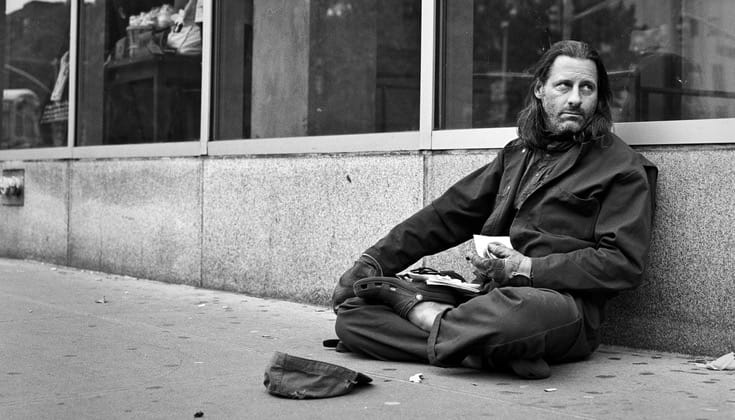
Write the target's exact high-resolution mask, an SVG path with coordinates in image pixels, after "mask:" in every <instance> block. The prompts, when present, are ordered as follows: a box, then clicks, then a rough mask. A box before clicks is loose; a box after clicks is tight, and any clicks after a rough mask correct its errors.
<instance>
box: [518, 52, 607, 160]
mask: <svg viewBox="0 0 735 420" xmlns="http://www.w3.org/2000/svg"><path fill="white" fill-rule="evenodd" d="M559 56H567V57H571V58H580V59H589V60H592V61H593V62H594V63H595V66H596V67H597V107H596V108H595V112H594V114H593V115H592V117H591V118H590V120H589V121H588V122H587V124H586V125H585V126H584V127H583V128H582V133H580V134H581V136H575V138H577V141H589V140H592V139H596V138H599V137H601V136H603V135H605V134H608V133H609V132H610V130H611V129H612V115H611V113H610V101H611V98H612V91H611V89H610V81H609V79H608V77H607V70H605V65H604V64H603V63H602V59H601V58H600V54H599V53H598V52H597V51H596V50H595V49H593V48H592V47H590V46H589V45H588V44H586V43H584V42H580V41H572V40H564V41H559V42H556V43H554V44H552V45H551V47H550V48H549V49H548V50H547V51H546V52H545V53H544V55H542V56H541V58H540V59H539V61H538V62H537V63H536V65H535V66H534V67H533V68H532V69H531V71H532V73H533V81H532V82H531V86H530V87H529V89H528V93H527V94H526V100H525V103H526V105H525V106H524V108H523V109H522V110H521V112H520V113H519V114H518V137H520V138H521V139H522V140H523V141H524V142H525V143H526V144H527V145H529V146H533V147H540V148H545V147H546V143H547V141H548V140H547V139H548V138H549V136H550V134H551V133H549V130H548V129H547V127H546V118H545V111H544V108H543V105H542V103H541V100H540V99H538V98H537V97H536V95H534V91H535V89H536V86H537V85H538V84H541V85H543V84H545V83H546V81H547V80H548V78H549V73H550V71H551V66H552V65H553V64H554V60H556V58H557V57H559Z"/></svg>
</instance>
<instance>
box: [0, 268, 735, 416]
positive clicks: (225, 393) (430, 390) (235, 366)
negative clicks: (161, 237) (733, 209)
mask: <svg viewBox="0 0 735 420" xmlns="http://www.w3.org/2000/svg"><path fill="white" fill-rule="evenodd" d="M0 299H2V305H0V379H1V380H0V418H2V419H52V418H53V419H117V418H135V419H158V418H160V419H187V418H194V415H195V413H197V412H202V413H203V414H204V416H203V417H202V418H204V419H281V418H294V419H296V418H298V419H310V418H322V419H332V418H351V419H354V418H370V419H376V418H402V419H403V418H421V419H441V418H479V417H489V418H514V419H515V418H519V419H537V418H543V419H570V418H573V419H574V418H581V419H589V418H602V419H639V418H652V419H658V418H661V419H735V371H727V372H717V371H710V370H706V369H704V368H702V367H698V366H697V365H695V363H694V362H695V359H696V358H694V357H687V356H683V355H677V354H668V353H659V352H649V351H638V350H631V349H626V348H618V347H602V348H601V349H600V350H598V351H597V353H595V355H593V356H592V357H591V358H590V359H589V360H588V361H585V362H582V363H576V364H569V365H561V366H552V376H551V378H548V379H545V380H540V381H524V380H520V379H517V378H516V377H514V376H510V375H506V374H499V373H492V372H479V371H473V370H469V369H462V368H457V369H442V368H437V367H432V366H428V365H420V364H409V363H394V362H380V361H374V360H368V359H364V358H361V357H358V356H356V355H352V354H343V353H336V352H334V351H333V350H328V349H324V348H322V345H321V343H322V340H323V339H326V338H333V337H334V332H333V326H334V319H335V315H334V314H333V313H332V312H331V311H330V310H328V309H326V308H322V307H315V306H309V305H303V304H297V303H291V302H283V301H274V300H265V299H258V298H253V297H249V296H245V295H240V294H234V293H227V292H221V291H213V290H204V289H196V288H193V287H189V286H181V285H170V284H164V283H158V282H153V281H148V280H139V279H133V278H130V277H122V276H115V275H109V274H104V273H95V272H87V271H81V270H76V269H71V268H67V267H57V266H52V265H47V264H41V263H36V262H29V261H17V260H9V259H0ZM274 351H282V352H286V353H290V354H293V355H296V356H301V357H307V358H313V359H318V360H323V361H326V362H331V363H336V364H339V365H342V366H345V367H348V368H351V369H354V370H357V371H360V372H363V373H365V374H367V375H368V376H370V377H372V378H373V382H372V384H371V385H369V386H367V387H364V388H358V389H356V390H355V391H353V392H352V393H350V394H347V395H344V396H341V397H336V398H332V399H322V400H302V401H298V400H288V399H280V398H276V397H273V396H270V395H269V394H267V393H266V392H265V387H264V386H263V372H264V369H265V366H266V365H267V363H268V361H269V359H270V357H271V355H272V354H273V352H274ZM700 361H701V360H700ZM419 372H420V373H423V376H424V380H423V382H422V383H412V382H410V381H409V377H411V376H412V375H414V374H416V373H419Z"/></svg>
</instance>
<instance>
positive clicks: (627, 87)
mask: <svg viewBox="0 0 735 420" xmlns="http://www.w3.org/2000/svg"><path fill="white" fill-rule="evenodd" d="M439 12H440V18H441V20H440V22H441V23H440V37H439V44H438V51H439V63H440V66H439V67H438V68H437V71H438V80H439V81H440V83H439V92H438V101H437V112H436V126H437V127H438V128H443V129H450V128H471V127H501V126H514V125H516V117H517V114H518V111H519V110H520V107H521V104H522V101H523V99H524V97H525V94H526V91H527V87H528V82H529V75H528V73H527V69H528V68H529V67H530V66H531V65H532V64H533V63H534V62H535V61H536V60H537V59H538V58H539V57H540V55H541V54H542V52H543V51H544V50H545V49H546V48H547V47H548V46H549V45H550V44H551V43H553V42H555V41H558V40H561V39H579V40H583V41H586V42H589V43H590V44H592V45H593V46H594V47H595V48H597V49H598V51H600V53H601V55H602V57H603V60H604V62H605V65H606V66H607V69H608V73H609V75H610V78H611V82H612V87H613V94H614V103H613V117H614V120H615V121H652V120H686V119H701V118H729V117H735V73H733V72H732V71H730V72H728V71H727V70H726V69H731V68H733V67H734V65H735V47H733V46H732V45H733V41H734V40H735V2H733V1H731V0H520V1H510V0H452V1H443V2H442V3H441V6H440V10H439Z"/></svg>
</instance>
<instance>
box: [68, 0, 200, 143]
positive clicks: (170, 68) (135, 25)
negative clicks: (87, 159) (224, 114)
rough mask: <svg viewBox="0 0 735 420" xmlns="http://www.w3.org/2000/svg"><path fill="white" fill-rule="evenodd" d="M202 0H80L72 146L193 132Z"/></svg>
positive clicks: (183, 136) (175, 137)
mask: <svg viewBox="0 0 735 420" xmlns="http://www.w3.org/2000/svg"><path fill="white" fill-rule="evenodd" d="M202 5H203V2H202V0H168V1H166V0H94V1H91V0H86V1H85V2H84V4H83V7H82V8H81V10H80V48H79V51H80V53H79V97H78V113H77V115H78V117H77V119H78V121H77V127H78V129H77V145H80V146H88V145H99V144H129V143H152V142H166V141H183V140H197V139H199V124H200V120H201V118H200V106H201V105H200V104H201V78H202V70H201V62H202V58H201V57H202V49H201V46H202V42H201V41H202V38H201V35H202V25H203V24H202Z"/></svg>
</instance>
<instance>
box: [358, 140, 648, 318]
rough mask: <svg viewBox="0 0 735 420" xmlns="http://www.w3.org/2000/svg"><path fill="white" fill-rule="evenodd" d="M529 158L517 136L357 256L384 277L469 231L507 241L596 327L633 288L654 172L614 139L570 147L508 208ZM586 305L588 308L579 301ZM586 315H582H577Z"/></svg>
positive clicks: (644, 251)
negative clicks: (618, 296)
mask: <svg viewBox="0 0 735 420" xmlns="http://www.w3.org/2000/svg"><path fill="white" fill-rule="evenodd" d="M530 155H531V153H529V150H528V147H527V146H525V145H524V144H523V143H522V142H521V141H520V140H519V139H516V140H513V141H511V142H510V143H508V144H507V145H506V146H505V147H504V148H503V149H502V150H501V151H500V152H499V153H498V155H497V156H496V158H495V160H494V161H492V162H491V163H489V164H488V165H485V166H484V167H482V168H480V169H477V170H476V171H474V172H472V173H471V174H469V175H468V176H466V177H465V178H464V179H462V180H460V181H459V182H457V183H456V184H454V185H453V186H452V187H451V188H449V190H447V191H446V192H445V193H444V194H443V195H442V196H440V197H439V198H437V199H436V200H434V201H433V202H432V203H431V204H429V205H428V206H426V207H425V208H423V209H422V210H420V211H418V212H417V213H416V214H414V215H413V216H411V217H409V218H408V219H406V220H405V221H404V222H402V223H400V224H399V225H397V226H396V227H394V228H393V229H392V230H391V231H390V232H389V233H388V235H386V236H385V237H384V238H383V239H381V240H380V241H378V242H377V243H376V244H375V245H374V246H372V247H371V248H369V249H368V250H367V251H366V253H367V254H370V255H371V256H373V257H374V258H375V259H376V260H377V261H378V262H380V264H381V266H382V268H383V271H384V273H396V272H399V271H401V270H403V269H405V268H406V267H408V266H409V265H411V264H412V263H414V262H416V261H417V260H418V259H420V258H421V257H424V256H426V255H432V254H435V253H437V252H440V251H443V250H445V249H448V248H451V247H453V246H456V245H459V244H461V243H463V242H465V241H467V240H469V239H471V237H472V235H473V234H476V233H482V234H484V235H493V236H494V235H509V236H510V239H511V243H512V244H513V247H514V248H515V249H516V250H518V251H519V252H521V253H522V254H524V255H526V256H528V257H531V258H532V261H533V270H532V273H533V286H534V287H539V288H548V289H554V290H558V291H562V292H568V293H570V294H571V295H573V296H575V297H578V298H584V300H586V301H587V302H586V303H587V304H593V306H595V307H597V309H598V310H594V311H593V312H599V313H596V314H593V313H586V315H588V316H592V317H593V318H599V319H595V320H588V321H592V324H594V325H590V326H592V327H593V328H595V329H596V327H598V326H599V323H600V322H601V316H602V307H603V306H604V301H605V300H606V299H607V298H609V297H610V296H613V295H614V294H615V293H616V292H618V291H621V290H625V289H630V288H633V287H636V286H637V285H639V284H640V282H641V280H642V278H643V274H644V271H645V268H646V263H647V260H648V251H649V246H650V241H651V230H652V222H653V211H654V197H655V185H656V177H657V169H656V167H655V166H654V165H653V164H652V163H651V162H650V161H648V160H647V159H646V158H644V157H643V156H642V155H641V154H639V153H638V152H636V151H634V150H633V149H631V148H630V147H629V146H628V145H627V144H625V143H624V142H623V141H622V140H621V139H620V138H619V137H617V136H615V135H614V134H610V135H608V136H607V137H605V138H602V139H598V140H594V141H590V142H586V143H582V144H581V145H576V146H575V147H573V148H572V149H571V150H570V151H568V152H567V153H565V154H564V155H563V156H562V157H561V158H560V159H561V160H560V161H559V162H558V163H557V165H556V166H555V167H554V169H553V170H552V172H551V173H550V174H549V175H548V176H547V177H546V179H545V180H544V181H543V182H542V184H541V185H540V186H538V187H537V188H536V189H535V190H534V191H533V192H532V193H531V194H530V195H529V196H528V197H527V198H526V199H525V200H524V201H523V202H522V203H521V205H520V207H519V209H518V211H516V209H515V207H514V205H513V203H514V198H515V194H516V192H517V190H518V185H519V183H520V181H521V177H522V176H523V173H524V170H525V168H526V166H527V165H528V164H529V161H530ZM582 306H587V305H582ZM585 312H588V311H586V310H585Z"/></svg>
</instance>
